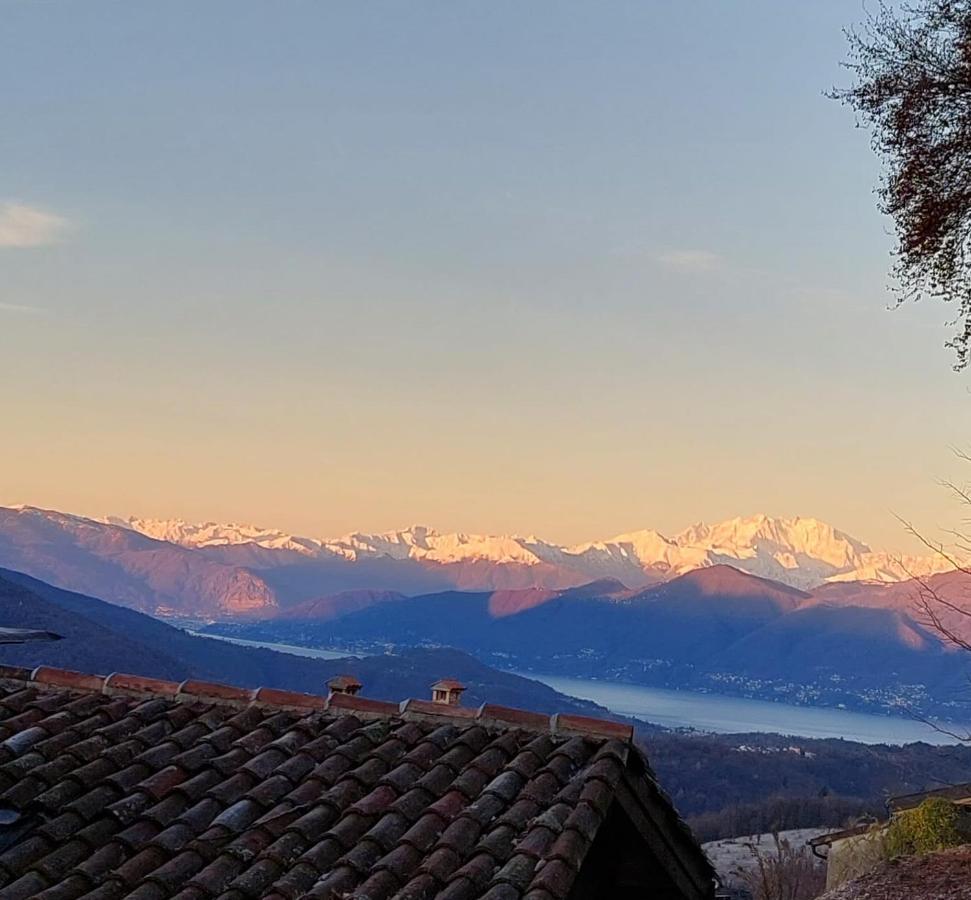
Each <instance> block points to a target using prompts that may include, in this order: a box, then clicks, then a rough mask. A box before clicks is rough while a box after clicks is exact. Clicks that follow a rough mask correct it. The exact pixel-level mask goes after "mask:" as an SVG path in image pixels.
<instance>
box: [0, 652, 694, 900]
mask: <svg viewBox="0 0 971 900" xmlns="http://www.w3.org/2000/svg"><path fill="white" fill-rule="evenodd" d="M635 757H636V758H637V760H639V765H641V768H640V769H639V771H640V772H642V773H643V772H644V771H645V770H644V768H643V757H641V756H640V754H639V752H638V751H637V750H636V749H635V748H634V747H633V744H632V732H631V729H630V728H629V727H627V726H625V725H621V724H618V723H614V722H606V721H600V720H596V719H588V718H585V717H582V716H572V715H560V716H553V717H552V718H550V717H547V716H541V715H537V714H533V713H528V712H523V711H520V710H510V709H507V708H503V707H496V706H490V705H488V704H487V705H484V706H482V707H480V708H479V709H477V710H473V709H464V708H462V707H454V706H443V705H441V704H434V703H431V702H426V701H417V700H409V701H405V702H404V703H402V704H401V705H400V706H399V705H398V704H391V703H384V702H381V701H376V700H370V699H366V698H362V697H353V696H348V695H341V694H335V695H334V696H333V697H331V698H330V699H329V700H328V699H327V698H324V697H317V696H310V695H305V694H296V693H291V692H288V691H280V690H273V689H268V688H259V689H257V690H255V691H252V690H245V689H242V688H237V687H232V686H229V685H219V684H209V683H203V682H196V681H188V682H183V683H182V684H177V683H175V682H166V681H159V680H156V679H152V678H143V677H139V676H133V675H119V674H116V675H111V676H109V677H107V678H104V677H102V676H97V675H84V674H79V673H75V672H67V671H64V670H60V669H51V668H45V667H41V668H39V669H35V670H34V671H32V672H31V671H29V670H26V669H19V668H15V667H8V666H0V898H3V900H18V898H28V897H30V898H37V900H76V898H85V900H121V898H126V900H167V898H178V900H213V898H219V900H254V898H273V900H296V898H338V897H354V898H362V900H363V898H367V900H390V898H394V900H421V898H428V900H432V898H437V900H479V898H481V900H520V898H522V900H562V898H565V897H566V896H567V894H568V893H569V891H570V889H571V887H572V885H573V882H574V878H575V875H576V873H577V871H578V870H579V867H580V865H581V863H582V862H583V860H584V857H585V855H586V852H587V850H588V848H589V847H590V846H591V843H592V841H593V839H594V837H595V835H596V833H597V830H598V827H599V826H600V824H601V823H602V821H603V820H604V817H605V815H606V814H607V810H608V807H609V806H610V804H611V802H612V801H613V799H614V794H615V791H616V790H617V788H618V785H619V783H620V781H621V779H622V778H623V777H624V776H625V773H627V772H628V771H629V767H630V763H631V762H632V760H633V759H634V758H635ZM642 777H643V780H644V781H645V783H646V784H647V785H648V787H649V788H650V790H652V791H656V787H655V786H654V785H653V782H652V781H651V780H650V778H649V777H647V776H643V775H642ZM666 809H667V810H670V807H669V806H668V807H666ZM669 814H670V817H671V822H670V823H669V824H670V827H672V828H677V820H676V818H674V814H673V811H670V813H669ZM665 827H667V826H665ZM679 839H680V840H683V841H684V840H689V838H687V837H686V836H685V835H683V834H682V835H681V836H680V838H679Z"/></svg>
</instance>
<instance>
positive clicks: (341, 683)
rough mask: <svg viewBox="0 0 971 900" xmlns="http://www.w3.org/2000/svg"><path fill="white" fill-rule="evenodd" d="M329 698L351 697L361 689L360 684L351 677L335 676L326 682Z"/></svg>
mask: <svg viewBox="0 0 971 900" xmlns="http://www.w3.org/2000/svg"><path fill="white" fill-rule="evenodd" d="M327 687H328V688H329V689H330V696H333V695H334V694H350V695H351V696H352V697H353V696H354V695H355V694H356V693H357V692H358V691H359V690H360V689H361V687H362V684H361V682H360V681H358V680H357V679H356V678H355V677H354V676H353V675H336V676H335V677H333V678H331V680H330V681H328V682H327Z"/></svg>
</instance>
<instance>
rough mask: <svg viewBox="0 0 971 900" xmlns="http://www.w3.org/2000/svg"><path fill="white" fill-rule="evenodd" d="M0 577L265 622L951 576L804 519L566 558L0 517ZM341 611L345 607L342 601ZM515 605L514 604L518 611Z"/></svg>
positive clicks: (691, 532)
mask: <svg viewBox="0 0 971 900" xmlns="http://www.w3.org/2000/svg"><path fill="white" fill-rule="evenodd" d="M0 565H5V566H9V567H11V568H15V569H18V570H20V571H24V572H27V573H29V574H31V575H33V576H35V577H37V578H41V579H43V580H45V581H48V582H50V583H53V584H57V585H59V586H62V587H65V588H68V589H71V590H79V591H82V592H86V593H89V594H92V595H95V596H98V597H103V598H105V599H108V600H110V601H112V602H115V603H121V604H123V605H127V606H131V607H133V608H136V609H140V610H143V611H145V612H150V613H153V614H155V615H161V616H185V617H190V616H194V617H208V618H236V617H247V616H249V617H267V616H275V615H279V614H286V613H287V611H288V610H290V609H291V608H292V607H295V606H298V605H300V604H306V603H313V602H315V601H320V600H321V598H328V597H330V596H332V595H334V594H338V593H345V592H347V591H368V592H370V591H377V592H394V593H396V594H402V595H414V594H425V593H431V592H435V591H446V590H462V591H504V590H506V591H519V590H527V589H531V590H538V591H554V592H555V591H561V590H564V589H569V588H575V587H578V586H581V585H584V584H588V583H590V582H600V581H603V580H604V579H609V580H611V581H613V582H618V583H620V584H621V585H624V586H626V587H627V588H629V589H631V590H635V591H636V590H641V589H644V588H645V587H649V586H651V585H654V584H659V583H663V582H667V581H670V580H671V579H673V578H677V577H678V576H680V575H683V574H685V573H687V572H690V571H692V570H695V569H699V568H708V567H713V566H719V565H731V566H733V567H734V568H737V569H739V570H741V571H744V572H747V573H749V574H752V575H756V576H759V577H763V578H769V579H772V580H774V581H776V582H779V583H781V584H785V585H789V586H791V587H794V588H798V589H801V590H814V589H817V588H819V587H820V586H821V585H827V584H838V583H841V582H866V583H870V582H876V583H880V584H894V583H898V582H902V581H905V580H907V579H909V578H911V577H912V576H919V577H927V576H930V575H932V574H935V573H938V572H942V571H945V570H947V569H948V568H950V566H949V565H948V563H947V562H946V561H945V560H943V559H941V558H940V557H935V556H928V557H915V556H909V557H901V556H895V555H893V554H889V553H886V552H879V551H874V550H873V549H871V548H870V547H869V546H868V545H867V544H865V543H864V542H862V541H860V540H858V539H856V538H853V537H851V536H849V535H847V534H846V533H844V532H842V531H839V530H838V529H836V528H834V527H832V526H831V525H828V524H826V523H824V522H821V521H819V520H817V519H812V518H799V517H797V518H773V517H770V516H766V515H757V516H751V517H748V518H736V519H731V520H728V521H726V522H722V523H719V524H717V525H704V524H698V525H693V526H691V527H690V528H687V529H685V530H684V531H682V532H680V533H679V534H676V535H674V536H671V537H668V536H665V535H663V534H661V533H660V532H658V531H654V530H643V531H636V532H631V533H628V534H622V535H618V536H616V537H613V538H610V539H607V540H602V541H593V542H590V543H585V544H578V545H573V546H561V545H558V544H555V543H552V542H549V541H544V540H541V539H539V538H536V537H517V536H490V535H476V534H460V533H451V534H443V533H440V532H437V531H435V530H433V529H430V528H426V527H423V526H416V527H413V528H409V529H405V530H402V531H393V532H386V533H382V534H367V533H362V532H356V533H353V534H349V535H345V536H343V537H341V538H335V539H318V538H309V537H300V536H296V535H292V534H288V533H286V532H282V531H278V530H273V529H265V528H258V527H255V526H245V525H232V524H229V525H220V524H215V523H207V524H190V523H187V522H184V521H182V520H156V519H138V518H118V517H106V518H104V519H100V520H96V519H90V518H84V517H81V516H76V515H71V514H68V513H62V512H56V511H51V510H43V509H38V508H35V507H30V506H19V507H0ZM341 602H354V601H349V600H348V599H347V597H345V598H344V600H342V601H341ZM517 602H518V601H517Z"/></svg>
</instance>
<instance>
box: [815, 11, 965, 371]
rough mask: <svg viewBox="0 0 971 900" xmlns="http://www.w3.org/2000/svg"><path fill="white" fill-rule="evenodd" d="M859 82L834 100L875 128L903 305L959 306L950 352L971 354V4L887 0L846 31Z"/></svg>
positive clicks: (960, 357)
mask: <svg viewBox="0 0 971 900" xmlns="http://www.w3.org/2000/svg"><path fill="white" fill-rule="evenodd" d="M847 37H848V39H849V43H850V59H849V62H848V63H847V68H848V69H849V70H850V71H851V72H853V74H854V76H855V84H854V85H853V86H852V87H850V88H848V89H840V90H836V91H834V92H833V94H832V96H833V97H835V98H837V99H839V100H842V101H843V102H845V103H847V104H849V105H850V106H852V107H853V108H854V109H855V110H856V111H857V113H858V114H859V115H860V116H861V117H862V119H863V120H864V122H866V123H867V124H868V125H870V126H871V127H872V129H873V136H872V144H873V148H874V150H875V152H876V153H877V155H878V156H879V157H880V158H881V160H882V161H883V163H884V165H885V174H884V178H883V181H882V184H881V187H880V189H879V197H880V208H881V211H882V212H884V213H886V214H887V215H889V216H891V217H892V218H893V220H894V225H895V229H896V236H897V248H896V254H895V255H896V263H895V267H894V274H895V276H896V279H897V282H898V284H899V292H898V293H899V300H900V301H901V302H902V301H904V300H909V299H919V298H921V297H934V298H937V299H940V300H944V301H947V302H951V303H953V304H954V305H955V307H956V316H955V323H956V325H957V332H956V334H955V336H954V338H953V339H952V340H951V341H950V342H949V344H948V346H950V347H952V348H953V349H954V350H955V351H956V354H957V367H958V368H961V367H964V366H965V365H967V363H968V361H969V353H971V257H969V251H971V0H914V2H909V3H904V4H903V5H901V6H899V7H896V8H895V7H892V6H891V5H890V4H888V3H886V2H883V0H881V2H880V4H879V7H878V8H877V10H876V11H875V12H874V13H871V14H870V15H869V16H868V18H867V21H866V23H865V25H864V26H863V27H862V28H861V29H858V30H850V31H849V32H848V33H847Z"/></svg>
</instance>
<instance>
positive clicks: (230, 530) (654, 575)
mask: <svg viewBox="0 0 971 900" xmlns="http://www.w3.org/2000/svg"><path fill="white" fill-rule="evenodd" d="M105 521H106V522H109V523H111V524H116V525H121V526H123V527H125V528H130V529H132V530H133V531H137V532H139V533H141V534H144V535H147V536H149V537H153V538H156V539H158V540H165V541H169V542H171V543H175V544H179V545H181V546H184V547H194V548H200V549H205V548H208V549H211V548H214V547H231V546H238V545H244V544H255V545H257V546H259V547H263V548H265V549H268V550H286V551H291V552H293V553H299V554H301V555H304V556H308V557H333V558H340V559H344V560H347V561H350V562H359V561H362V560H365V559H373V558H389V559H394V560H406V559H407V560H414V561H419V562H423V563H428V564H436V565H439V566H454V565H459V564H464V563H481V562H486V563H491V564H493V565H496V566H527V567H538V566H552V567H554V568H555V569H557V570H560V571H563V572H568V573H571V574H576V576H577V577H580V576H582V578H583V580H586V581H590V580H594V579H596V578H604V577H609V578H616V579H618V580H620V581H622V582H624V583H625V584H628V585H630V586H631V587H637V586H642V585H643V584H646V583H651V582H655V581H662V580H667V579H669V578H673V577H675V576H676V575H681V574H683V573H685V572H688V571H690V570H692V569H698V568H703V567H706V566H713V565H718V564H721V563H728V564H729V565H732V566H734V567H735V568H738V569H742V570H743V571H746V572H750V573H751V574H753V575H760V576H762V577H766V578H772V579H773V580H776V581H781V582H783V583H785V584H791V585H793V586H794V587H800V588H807V587H815V586H817V585H819V584H822V583H824V582H827V581H859V580H873V581H885V582H895V581H903V580H906V579H908V578H911V577H913V576H926V575H930V574H934V573H936V572H942V571H945V570H947V569H948V568H950V566H948V565H947V563H945V562H944V561H943V560H941V559H939V558H937V557H919V556H900V555H896V554H891V553H885V552H878V551H874V550H872V549H871V548H870V547H869V546H868V545H867V544H865V543H864V542H862V541H860V540H858V539H856V538H853V537H851V536H850V535H848V534H846V533H845V532H842V531H839V530H837V529H836V528H834V527H833V526H831V525H829V524H827V523H825V522H821V521H820V520H818V519H814V518H807V517H795V518H778V517H772V516H767V515H764V514H759V515H755V516H749V517H747V518H741V517H740V518H735V519H729V520H727V521H725V522H720V523H718V524H715V525H706V524H704V523H698V524H695V525H692V526H690V527H689V528H686V529H685V530H684V531H682V532H680V533H678V534H676V535H674V536H673V537H666V536H665V535H663V534H661V533H660V532H659V531H656V530H653V529H644V530H641V531H635V532H630V533H627V534H621V535H617V536H616V537H613V538H609V539H606V540H602V541H591V542H587V543H582V544H575V545H572V546H562V545H557V544H554V543H551V542H548V541H544V540H541V539H540V538H537V537H520V536H516V535H484V534H465V533H442V532H438V531H436V530H434V529H432V528H428V527H426V526H422V525H416V526H413V527H411V528H408V529H404V530H401V531H391V532H384V533H377V534H369V533H365V532H353V533H351V534H348V535H344V536H343V537H340V538H333V539H318V538H309V537H299V536H295V535H291V534H287V533H285V532H282V531H277V530H274V529H266V528H259V527H257V526H252V525H236V524H225V525H220V524H216V523H213V522H210V523H206V524H201V525H199V524H191V523H188V522H184V521H182V520H179V519H175V520H160V519H138V518H128V519H121V518H117V517H110V518H108V519H106V520H105ZM481 586H486V585H481ZM490 586H494V587H498V585H490ZM533 586H535V587H563V586H565V585H564V584H554V583H552V582H550V583H544V584H536V585H533Z"/></svg>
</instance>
